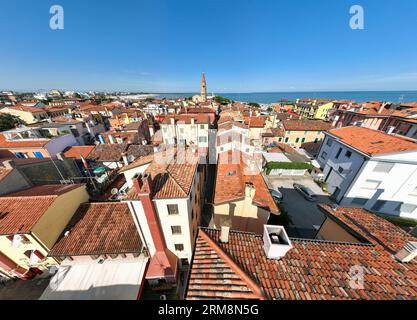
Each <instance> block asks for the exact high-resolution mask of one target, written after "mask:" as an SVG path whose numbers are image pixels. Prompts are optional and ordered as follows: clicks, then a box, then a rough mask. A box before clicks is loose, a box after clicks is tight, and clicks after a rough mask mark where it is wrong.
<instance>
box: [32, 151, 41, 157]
mask: <svg viewBox="0 0 417 320" xmlns="http://www.w3.org/2000/svg"><path fill="white" fill-rule="evenodd" d="M33 155H34V156H35V158H43V154H42V153H41V152H34V153H33Z"/></svg>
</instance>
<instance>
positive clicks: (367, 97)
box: [157, 90, 417, 104]
mask: <svg viewBox="0 0 417 320" xmlns="http://www.w3.org/2000/svg"><path fill="white" fill-rule="evenodd" d="M195 94H197V93H193V92H189V93H159V94H157V96H158V97H159V98H162V97H165V98H168V99H174V98H181V97H190V96H193V95H195ZM217 95H219V96H222V97H225V98H229V99H232V100H234V101H241V102H257V103H266V104H267V103H274V102H279V101H281V100H282V99H286V100H290V101H291V100H296V99H298V98H321V99H336V100H354V101H356V102H367V101H375V100H376V101H384V102H393V103H399V102H401V103H405V102H415V101H417V91H407V90H404V91H321V92H319V91H300V92H253V93H218V94H217Z"/></svg>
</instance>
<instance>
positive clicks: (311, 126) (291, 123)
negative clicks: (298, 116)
mask: <svg viewBox="0 0 417 320" xmlns="http://www.w3.org/2000/svg"><path fill="white" fill-rule="evenodd" d="M282 125H283V127H284V129H285V130H291V131H326V130H329V129H331V128H332V125H331V124H330V123H327V122H324V121H319V120H284V121H282Z"/></svg>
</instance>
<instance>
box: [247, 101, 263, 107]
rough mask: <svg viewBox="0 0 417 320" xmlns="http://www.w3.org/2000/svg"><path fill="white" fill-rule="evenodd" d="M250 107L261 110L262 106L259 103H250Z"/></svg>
mask: <svg viewBox="0 0 417 320" xmlns="http://www.w3.org/2000/svg"><path fill="white" fill-rule="evenodd" d="M248 105H250V106H252V107H255V108H260V107H261V106H260V105H259V103H256V102H249V103H248Z"/></svg>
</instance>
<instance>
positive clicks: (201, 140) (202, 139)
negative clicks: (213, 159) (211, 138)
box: [198, 137, 207, 142]
mask: <svg viewBox="0 0 417 320" xmlns="http://www.w3.org/2000/svg"><path fill="white" fill-rule="evenodd" d="M198 142H207V137H198Z"/></svg>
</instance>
